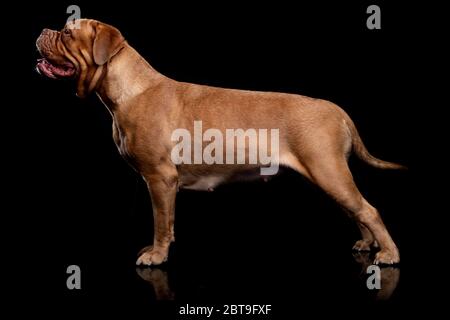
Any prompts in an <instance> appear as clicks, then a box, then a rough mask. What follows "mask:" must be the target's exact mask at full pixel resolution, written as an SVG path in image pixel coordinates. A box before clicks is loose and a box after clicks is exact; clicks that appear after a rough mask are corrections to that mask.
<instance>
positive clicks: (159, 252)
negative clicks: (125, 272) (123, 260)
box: [136, 246, 168, 266]
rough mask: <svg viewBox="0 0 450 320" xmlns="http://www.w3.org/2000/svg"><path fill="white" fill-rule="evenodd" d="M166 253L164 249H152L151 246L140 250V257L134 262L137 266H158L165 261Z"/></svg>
mask: <svg viewBox="0 0 450 320" xmlns="http://www.w3.org/2000/svg"><path fill="white" fill-rule="evenodd" d="M167 256H168V252H167V250H164V249H157V248H153V246H149V247H145V248H144V249H142V250H141V252H140V256H139V258H138V259H137V261H136V265H137V266H141V265H143V266H152V265H158V264H161V263H163V262H165V261H166V260H167Z"/></svg>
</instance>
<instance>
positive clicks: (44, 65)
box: [36, 58, 76, 79]
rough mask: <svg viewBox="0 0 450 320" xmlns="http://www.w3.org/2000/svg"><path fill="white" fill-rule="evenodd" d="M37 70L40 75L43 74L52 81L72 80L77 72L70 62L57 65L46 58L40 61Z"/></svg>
mask: <svg viewBox="0 0 450 320" xmlns="http://www.w3.org/2000/svg"><path fill="white" fill-rule="evenodd" d="M36 70H37V72H38V73H39V74H43V75H45V76H47V77H49V78H51V79H63V78H70V77H72V76H73V75H74V74H75V72H76V68H75V66H74V65H73V64H72V63H70V62H64V63H63V64H56V63H52V62H50V61H49V60H47V59H46V58H41V59H38V61H37V64H36Z"/></svg>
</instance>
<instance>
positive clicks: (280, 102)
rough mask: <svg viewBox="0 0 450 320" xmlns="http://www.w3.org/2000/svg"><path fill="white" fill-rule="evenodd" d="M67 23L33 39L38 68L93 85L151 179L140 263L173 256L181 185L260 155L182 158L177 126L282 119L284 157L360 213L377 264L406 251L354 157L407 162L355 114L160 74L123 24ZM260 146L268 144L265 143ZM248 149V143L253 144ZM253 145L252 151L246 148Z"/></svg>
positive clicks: (364, 243) (206, 181) (120, 137)
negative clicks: (378, 150) (393, 155)
mask: <svg viewBox="0 0 450 320" xmlns="http://www.w3.org/2000/svg"><path fill="white" fill-rule="evenodd" d="M77 23H78V24H79V26H78V27H74V26H75V24H74V23H68V24H67V25H66V26H65V27H64V28H63V29H62V30H61V31H54V30H49V29H44V30H43V31H42V33H41V35H40V36H39V38H38V39H37V42H36V45H37V48H38V50H39V52H40V54H41V56H42V59H40V60H39V61H38V64H37V70H38V71H39V72H40V73H41V74H43V75H45V76H47V77H50V78H55V79H60V78H73V79H75V80H76V83H77V95H78V96H79V97H85V96H86V95H88V94H89V93H91V92H95V93H96V94H97V95H98V97H99V98H100V99H101V101H102V102H103V103H104V104H105V106H106V107H107V108H108V110H109V111H110V113H111V116H112V119H113V121H112V124H113V125H112V131H113V138H114V141H115V143H116V145H117V148H118V150H119V152H120V154H121V155H122V156H123V157H124V158H125V159H126V160H127V161H128V162H129V163H130V165H131V166H132V167H133V168H134V169H135V170H137V171H138V172H139V173H140V174H141V175H142V177H143V178H144V180H145V182H146V184H147V186H148V190H149V192H150V196H151V199H152V205H153V217H154V239H153V245H151V246H148V247H145V248H144V249H142V250H141V252H140V253H139V257H138V259H137V262H136V263H137V264H138V265H157V264H160V263H162V262H164V261H166V260H167V256H168V250H169V245H170V243H171V242H172V241H174V240H175V238H174V211H175V197H176V194H177V191H178V189H179V188H191V189H196V190H211V189H213V188H214V187H215V186H216V185H218V184H221V183H224V182H226V181H229V180H230V179H233V178H235V177H237V176H242V175H243V174H246V173H249V174H250V173H254V172H255V170H254V169H255V168H259V167H261V166H262V165H261V164H260V163H257V164H256V165H255V164H249V163H248V162H246V163H247V164H240V165H229V164H217V163H215V164H206V163H202V164H186V163H181V164H176V163H174V161H172V157H171V151H172V149H173V147H174V145H175V141H172V138H171V135H172V133H173V132H174V130H175V129H178V128H186V129H187V130H189V131H190V132H192V130H193V127H194V121H198V120H201V121H202V125H203V128H204V129H208V128H216V129H218V130H220V131H221V132H225V130H226V129H227V128H243V129H244V130H246V129H249V128H266V129H271V128H277V129H279V157H278V164H279V165H281V166H285V167H289V168H292V169H293V170H295V171H297V172H299V173H300V174H302V175H303V176H305V177H306V178H307V179H309V180H310V181H311V182H313V183H314V184H316V185H318V186H319V187H320V188H322V189H323V190H324V191H325V192H326V193H327V194H328V195H330V196H331V197H332V198H333V199H334V200H335V201H336V202H337V203H338V204H339V205H340V206H342V207H343V208H344V210H345V211H346V212H347V213H348V214H349V215H350V217H352V218H353V219H355V221H356V222H357V225H358V227H359V229H360V230H361V235H362V239H361V240H358V241H357V242H356V243H355V245H354V247H353V249H355V250H360V251H362V250H370V249H372V248H378V247H379V249H380V250H379V251H378V252H377V253H376V255H375V260H374V263H376V264H395V263H398V262H399V261H400V255H399V251H398V249H397V246H396V245H395V243H394V241H393V240H392V238H391V236H390V235H389V233H388V231H387V230H386V227H385V225H384V224H383V221H382V220H381V217H380V215H379V213H378V211H377V210H376V209H375V208H374V207H373V206H371V205H370V204H369V203H368V202H367V200H366V199H364V197H363V196H362V195H361V193H360V192H359V190H358V188H357V187H356V185H355V182H354V181H353V178H352V174H351V172H350V170H349V167H348V164H347V160H348V156H349V154H350V153H351V152H353V153H355V154H356V156H358V157H359V158H360V159H361V160H363V161H365V162H366V163H368V164H370V165H372V166H374V167H377V168H382V169H400V168H402V166H401V165H398V164H394V163H390V162H386V161H382V160H379V159H377V158H375V157H373V156H372V155H370V154H369V152H368V151H367V149H366V148H365V147H364V144H363V142H362V140H361V138H360V136H359V134H358V131H357V130H356V128H355V125H354V123H353V121H352V120H351V119H350V117H349V116H348V115H347V114H346V113H345V112H344V111H343V110H342V109H341V108H339V107H338V106H337V105H335V104H333V103H331V102H329V101H325V100H320V99H314V98H309V97H305V96H301V95H295V94H285V93H275V92H255V91H244V90H234V89H223V88H215V87H210V86H204V85H198V84H192V83H184V82H179V81H175V80H172V79H169V78H167V77H166V76H164V75H162V74H160V73H159V72H157V71H156V70H155V69H153V68H152V66H151V65H150V64H149V63H148V62H147V61H146V60H145V59H144V58H143V57H142V56H140V55H139V53H138V52H136V50H135V49H133V47H131V46H130V45H129V44H128V42H127V41H126V40H125V38H124V37H123V36H122V34H121V33H120V32H119V30H117V29H116V28H114V27H112V26H110V25H107V24H105V23H102V22H99V21H95V20H88V19H80V20H78V21H77ZM260 147H263V146H260ZM246 151H248V150H246ZM246 154H248V153H246Z"/></svg>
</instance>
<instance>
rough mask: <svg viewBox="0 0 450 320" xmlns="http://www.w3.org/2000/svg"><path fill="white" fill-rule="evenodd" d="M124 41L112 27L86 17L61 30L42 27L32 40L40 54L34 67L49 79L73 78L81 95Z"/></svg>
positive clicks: (94, 84) (87, 89)
mask: <svg viewBox="0 0 450 320" xmlns="http://www.w3.org/2000/svg"><path fill="white" fill-rule="evenodd" d="M124 42H125V39H124V38H123V36H122V35H121V33H120V32H119V30H117V29H116V28H114V27H112V26H110V25H107V24H105V23H102V22H99V21H95V20H89V19H79V20H76V21H73V22H69V23H67V24H66V25H65V26H64V28H63V29H62V30H61V31H55V30H50V29H44V30H42V32H41V35H40V36H39V38H38V39H37V41H36V47H37V49H38V51H39V53H40V54H41V56H42V59H39V60H38V63H37V66H36V69H37V70H38V72H39V73H41V74H43V75H45V76H47V77H49V78H53V79H62V78H75V79H77V80H78V87H77V95H78V96H81V97H83V96H85V95H86V94H87V93H89V92H90V91H92V89H93V88H95V86H96V83H97V82H98V80H99V79H100V78H101V74H102V72H103V67H104V65H105V64H107V62H108V61H109V60H110V59H111V58H112V57H113V56H114V55H115V54H117V52H119V50H120V49H121V48H122V47H123V45H124Z"/></svg>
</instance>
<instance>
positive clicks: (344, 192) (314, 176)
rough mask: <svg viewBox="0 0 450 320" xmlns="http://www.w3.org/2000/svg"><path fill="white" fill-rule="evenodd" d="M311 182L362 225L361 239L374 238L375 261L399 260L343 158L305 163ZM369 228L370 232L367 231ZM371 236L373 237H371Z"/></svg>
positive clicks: (370, 240)
mask: <svg viewBox="0 0 450 320" xmlns="http://www.w3.org/2000/svg"><path fill="white" fill-rule="evenodd" d="M305 167H306V169H307V171H308V173H309V178H310V179H311V181H312V182H314V183H315V184H317V185H318V186H319V187H321V188H322V189H323V190H324V191H325V192H326V193H327V194H329V195H330V196H331V197H332V198H333V199H335V200H336V202H337V203H338V204H339V205H341V206H342V207H343V208H344V209H345V210H346V211H348V212H350V214H351V216H352V218H354V219H355V220H356V222H357V223H358V224H359V225H361V226H362V228H361V229H362V230H361V231H362V233H363V241H366V242H371V244H372V243H374V242H373V238H374V240H376V242H377V244H378V245H379V246H380V251H379V252H378V253H377V254H376V256H375V261H374V263H375V264H394V263H398V262H399V261H400V255H399V252H398V249H397V246H396V245H395V243H394V241H393V240H392V238H391V236H390V235H389V233H388V231H387V229H386V227H385V225H384V223H383V221H382V220H381V217H380V215H379V213H378V211H377V209H375V208H374V207H373V206H371V205H370V204H369V203H368V202H367V201H366V199H364V198H363V196H362V195H361V193H360V192H359V190H358V188H357V187H356V185H355V182H354V181H353V177H352V175H351V172H350V170H349V168H348V165H347V161H346V159H345V157H342V156H334V157H333V156H330V155H328V156H327V157H314V161H311V163H305ZM367 231H369V232H367ZM371 236H372V237H371Z"/></svg>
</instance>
